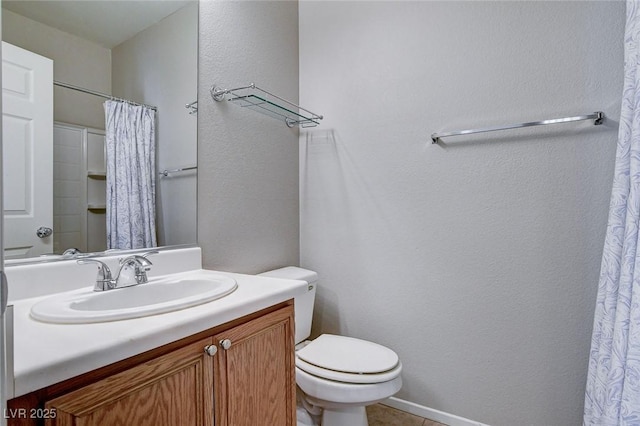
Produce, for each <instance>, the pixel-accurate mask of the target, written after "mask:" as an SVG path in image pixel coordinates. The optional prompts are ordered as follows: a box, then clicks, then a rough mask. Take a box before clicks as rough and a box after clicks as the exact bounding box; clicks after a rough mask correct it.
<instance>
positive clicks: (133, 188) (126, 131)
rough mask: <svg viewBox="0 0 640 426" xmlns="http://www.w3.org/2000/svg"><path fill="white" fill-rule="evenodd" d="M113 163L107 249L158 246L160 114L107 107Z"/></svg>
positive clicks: (109, 153)
mask: <svg viewBox="0 0 640 426" xmlns="http://www.w3.org/2000/svg"><path fill="white" fill-rule="evenodd" d="M104 109H105V119H106V141H105V145H106V160H107V248H110V249H113V248H119V249H133V248H145V247H155V246H156V245H157V243H156V219H155V217H156V202H155V199H156V197H155V194H156V181H155V170H156V167H155V146H156V129H155V111H154V110H152V109H151V108H148V107H145V106H139V105H132V104H129V103H127V102H122V101H106V102H105V103H104Z"/></svg>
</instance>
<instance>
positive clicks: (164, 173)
mask: <svg viewBox="0 0 640 426" xmlns="http://www.w3.org/2000/svg"><path fill="white" fill-rule="evenodd" d="M197 168H198V166H191V167H183V168H181V169H171V170H163V171H161V172H158V174H160V176H162V177H167V176H169V175H170V174H172V173H180V172H186V171H187V170H196V169H197Z"/></svg>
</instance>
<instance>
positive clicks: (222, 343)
mask: <svg viewBox="0 0 640 426" xmlns="http://www.w3.org/2000/svg"><path fill="white" fill-rule="evenodd" d="M220 347H222V349H224V350H225V351H226V350H227V349H229V348H230V347H231V340H229V339H224V340H220Z"/></svg>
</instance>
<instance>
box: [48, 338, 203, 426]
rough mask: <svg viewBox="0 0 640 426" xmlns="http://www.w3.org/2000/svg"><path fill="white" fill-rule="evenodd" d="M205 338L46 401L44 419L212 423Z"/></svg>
mask: <svg viewBox="0 0 640 426" xmlns="http://www.w3.org/2000/svg"><path fill="white" fill-rule="evenodd" d="M211 343H212V340H211V339H210V338H208V339H203V340H200V341H198V342H196V343H192V344H190V345H188V346H185V347H183V348H181V349H178V350H175V351H173V352H171V353H168V354H166V355H163V356H160V357H158V358H156V359H153V360H151V361H149V362H146V363H144V364H140V365H138V366H136V367H133V368H131V369H129V370H126V371H123V372H122V373H119V374H115V375H113V376H110V377H108V378H106V379H104V380H101V381H98V382H96V383H93V384H90V385H88V386H85V387H83V388H80V389H78V390H76V391H73V392H70V393H67V394H65V395H63V396H61V397H59V398H56V399H53V400H51V401H48V402H47V403H46V404H45V408H46V409H49V410H55V419H49V420H47V423H46V424H47V425H52V426H53V425H60V426H62V425H64V426H67V425H83V426H84V425H86V426H93V425H95V426H105V425H110V426H117V425H122V426H129V425H137V426H138V425H139V426H144V425H149V426H194V425H198V426H201V425H202V426H212V425H213V362H212V357H211V356H209V355H208V354H207V353H206V352H205V350H204V348H205V347H206V346H207V345H210V344H211Z"/></svg>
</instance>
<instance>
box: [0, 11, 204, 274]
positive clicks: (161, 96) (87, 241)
mask: <svg viewBox="0 0 640 426" xmlns="http://www.w3.org/2000/svg"><path fill="white" fill-rule="evenodd" d="M197 37H198V3H197V1H165V0H155V1H154V0H146V1H122V2H113V1H91V2H70V1H27V0H21V1H2V40H3V52H2V59H3V166H4V167H3V182H4V195H3V200H4V207H5V211H4V221H5V231H6V232H5V235H4V239H5V241H4V247H5V258H6V259H9V260H11V259H15V260H17V261H20V260H21V259H25V258H33V257H37V258H38V259H39V260H42V259H56V258H69V257H70V256H77V255H78V253H77V251H79V252H81V253H87V252H101V251H104V250H107V249H114V248H134V249H135V248H141V247H151V246H155V245H156V244H157V245H158V246H168V245H182V244H194V243H195V242H196V228H195V226H196V174H197V171H196V166H197V153H196V127H197V121H196V120H197V114H195V113H194V108H185V106H186V105H187V104H191V103H193V102H194V101H196V97H197V53H198V46H197V45H198V40H197ZM110 97H114V98H119V99H123V100H127V101H130V102H124V103H122V102H115V104H116V106H118V107H121V106H123V105H124V106H130V105H131V103H137V104H146V105H148V106H152V107H153V108H155V112H154V111H153V110H147V114H148V115H150V116H153V119H154V121H153V123H152V124H146V127H145V131H146V132H147V133H149V137H150V138H151V139H150V140H152V141H153V140H155V142H151V143H152V146H151V147H150V148H149V147H147V148H145V150H146V152H147V157H144V158H143V159H137V160H134V159H133V154H132V152H133V151H131V150H130V148H131V147H130V145H126V146H127V147H128V149H129V151H127V152H126V153H125V154H117V155H113V154H110V155H105V152H111V151H110V150H108V149H107V146H110V145H109V144H110V143H111V142H110V141H111V137H109V136H108V135H109V134H110V133H109V132H110V128H109V126H107V125H106V123H107V122H113V121H114V120H106V119H105V108H104V106H103V104H104V103H105V101H106V100H105V98H110ZM192 106H193V105H192ZM195 106H196V107H197V104H196V105H195ZM138 108H140V107H138ZM118 111H120V110H119V109H118V110H117V111H116V114H115V115H113V117H116V116H118V114H117V112H118ZM138 116H139V115H138ZM107 117H109V116H107ZM134 117H135V115H134ZM133 121H136V120H129V121H125V123H124V124H123V126H124V127H122V128H121V129H128V128H129V124H130V123H131V122H133ZM127 123H129V124H127ZM152 127H154V128H155V129H153V128H152ZM105 129H106V130H107V136H108V137H107V138H105ZM117 132H118V133H126V131H125V130H118V131H117ZM105 140H108V141H109V142H108V143H105ZM127 143H130V142H127ZM138 151H141V148H138ZM117 152H121V151H117ZM114 158H120V161H118V162H115V161H113V159H114ZM145 158H146V159H145ZM125 163H129V166H130V167H133V169H124V168H123V164H125ZM132 170H133V172H132ZM136 170H137V171H136ZM141 170H142V171H141ZM165 171H168V172H165ZM134 172H135V173H138V174H140V175H141V176H142V178H141V182H142V183H141V184H140V186H143V187H147V188H149V190H150V192H149V194H153V193H155V196H152V195H149V196H148V197H147V198H148V200H147V201H149V206H141V205H139V204H141V203H135V202H132V201H127V200H125V199H123V198H122V197H121V195H113V196H108V195H107V194H112V193H113V191H112V189H113V188H112V187H113V186H114V185H113V184H112V182H113V179H114V177H115V176H122V177H123V179H124V181H125V182H127V183H129V184H130V183H131V182H133V180H132V178H131V173H134ZM129 186H131V185H129ZM107 187H109V188H110V190H107ZM142 198H145V197H142ZM132 204H133V207H144V208H142V209H141V210H142V213H136V214H135V215H134V214H130V213H128V212H127V211H126V210H122V209H121V206H123V205H129V206H131V205H132ZM135 204H138V205H135ZM153 204H155V214H154V213H153V211H152V210H153V208H152V205H153ZM114 206H120V207H117V211H118V212H124V213H121V214H120V217H118V218H117V221H116V222H114V218H115V217H117V216H116V214H115V212H116V207H114ZM107 212H109V214H107ZM139 214H148V215H150V217H151V220H150V221H148V222H147V223H150V225H147V226H148V227H149V229H148V230H147V231H146V234H149V235H147V236H149V238H148V239H146V238H145V239H134V240H136V241H134V242H133V243H129V242H124V243H123V242H122V241H124V240H125V239H126V238H124V237H121V236H118V237H117V238H116V237H115V233H114V229H117V228H120V229H121V230H124V231H123V234H126V232H127V230H128V229H130V228H131V227H132V226H133V225H132V224H137V223H138V222H139V221H140V220H139ZM107 216H109V217H110V218H111V220H110V221H109V223H110V226H109V233H108V232H107V228H108V227H107ZM151 234H153V235H151ZM151 237H153V238H151ZM109 241H111V242H110V243H109ZM69 249H75V250H69ZM10 262H11V261H9V262H8V263H10Z"/></svg>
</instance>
